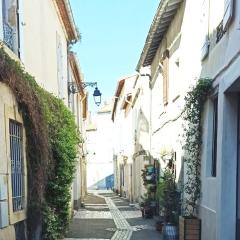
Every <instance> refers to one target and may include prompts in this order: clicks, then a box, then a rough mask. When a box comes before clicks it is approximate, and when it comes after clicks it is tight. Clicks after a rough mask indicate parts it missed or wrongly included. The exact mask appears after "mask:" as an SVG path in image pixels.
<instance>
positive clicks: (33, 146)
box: [0, 48, 80, 240]
mask: <svg viewBox="0 0 240 240" xmlns="http://www.w3.org/2000/svg"><path fill="white" fill-rule="evenodd" d="M0 82H1V83H4V84H6V85H7V86H8V87H9V88H10V89H11V90H12V93H13V94H14V96H15V98H16V101H17V103H18V109H19V111H20V112H21V114H22V117H23V122H24V128H25V131H26V157H27V177H28V181H27V182H28V186H27V188H28V199H27V200H28V203H27V206H28V209H27V230H28V239H47V240H58V239H61V238H63V236H64V233H65V231H66V229H67V227H68V224H69V220H70V213H69V207H70V200H71V190H70V188H71V184H72V181H73V178H74V172H75V163H76V157H77V153H78V145H79V143H80V134H79V132H78V130H77V127H76V125H75V119H74V116H73V114H72V113H71V111H70V110H69V109H68V108H67V107H66V106H65V105H64V103H63V101H62V100H60V99H58V98H57V97H55V96H54V95H53V94H50V93H49V92H47V91H46V90H44V89H43V88H41V87H40V86H39V85H38V84H37V83H36V81H35V79H34V78H33V77H32V76H31V75H29V74H28V73H27V72H26V71H25V70H24V69H23V67H22V66H21V65H20V64H19V63H18V62H16V61H14V60H13V59H12V58H10V57H9V56H8V54H7V53H6V52H5V51H4V49H3V48H0Z"/></svg>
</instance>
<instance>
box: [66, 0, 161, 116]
mask: <svg viewBox="0 0 240 240" xmlns="http://www.w3.org/2000/svg"><path fill="white" fill-rule="evenodd" d="M70 2H71V7H72V11H73V15H74V19H75V23H76V25H77V27H78V28H79V31H80V34H81V41H80V42H78V43H76V44H75V45H74V46H73V49H72V50H73V51H74V52H76V53H77V56H78V59H79V62H80V66H81V70H82V72H83V74H84V80H85V82H97V83H98V88H99V90H100V91H101V93H102V103H103V102H104V101H106V100H110V99H112V98H113V96H114V93H115V89H116V86H117V81H118V80H120V79H121V78H122V77H124V76H128V75H132V74H134V73H135V68H136V66H137V63H138V60H139V58H140V55H141V52H142V49H143V47H144V43H145V40H146V37H147V34H148V31H149V28H150V25H151V23H152V20H153V17H154V15H155V12H156V10H157V7H158V4H159V0H70ZM87 91H88V92H89V110H90V111H92V112H95V111H97V109H98V108H97V106H96V105H95V104H94V101H93V97H92V94H93V91H94V88H91V87H88V88H87Z"/></svg>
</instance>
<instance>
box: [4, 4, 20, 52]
mask: <svg viewBox="0 0 240 240" xmlns="http://www.w3.org/2000/svg"><path fill="white" fill-rule="evenodd" d="M18 5H19V4H18V0H11V1H10V0H3V2H2V16H3V19H2V20H3V41H4V43H5V44H6V45H7V46H8V47H9V48H10V49H11V50H12V51H13V52H14V53H16V54H17V55H18V56H19V57H20V53H19V47H20V38H19V11H18Z"/></svg>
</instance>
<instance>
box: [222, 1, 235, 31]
mask: <svg viewBox="0 0 240 240" xmlns="http://www.w3.org/2000/svg"><path fill="white" fill-rule="evenodd" d="M232 16H233V0H224V16H223V30H224V31H225V30H226V29H227V27H228V25H229V23H230V21H231V19H232Z"/></svg>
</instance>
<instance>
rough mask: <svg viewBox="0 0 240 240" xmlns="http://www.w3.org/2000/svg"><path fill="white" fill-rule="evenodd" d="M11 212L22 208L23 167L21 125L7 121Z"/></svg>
mask: <svg viewBox="0 0 240 240" xmlns="http://www.w3.org/2000/svg"><path fill="white" fill-rule="evenodd" d="M9 137H10V157H11V181H12V206H13V212H17V211H21V210H22V209H23V208H24V166H23V140H22V124H20V123H18V122H16V121H13V120H10V121H9Z"/></svg>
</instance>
